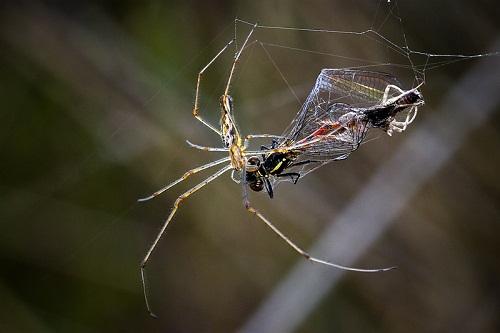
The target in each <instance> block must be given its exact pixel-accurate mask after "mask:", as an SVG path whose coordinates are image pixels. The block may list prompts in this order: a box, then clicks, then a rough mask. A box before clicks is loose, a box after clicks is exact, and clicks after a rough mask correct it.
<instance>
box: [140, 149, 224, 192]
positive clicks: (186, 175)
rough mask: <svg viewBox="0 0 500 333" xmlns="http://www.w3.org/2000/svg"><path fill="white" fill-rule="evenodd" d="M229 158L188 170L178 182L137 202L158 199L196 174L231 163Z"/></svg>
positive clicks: (175, 181)
mask: <svg viewBox="0 0 500 333" xmlns="http://www.w3.org/2000/svg"><path fill="white" fill-rule="evenodd" d="M229 159H230V158H229V157H224V158H221V159H220V160H217V161H213V162H210V163H207V164H205V165H202V166H199V167H197V168H194V169H191V170H188V171H186V172H185V173H184V174H183V175H182V177H181V178H179V179H177V180H174V181H173V182H171V183H170V184H168V185H167V186H165V187H163V188H161V189H159V190H158V191H156V192H154V193H153V194H151V195H150V196H147V197H144V198H141V199H138V200H137V201H147V200H150V199H153V198H154V197H156V196H157V195H160V194H162V193H163V192H165V191H166V190H168V189H169V188H171V187H172V186H175V185H177V184H179V183H180V182H182V181H183V180H185V179H186V178H188V177H189V176H191V175H194V174H195V173H198V172H200V171H203V170H205V169H208V168H211V167H213V166H216V165H219V164H222V163H224V162H228V161H229Z"/></svg>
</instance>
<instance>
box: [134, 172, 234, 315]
mask: <svg viewBox="0 0 500 333" xmlns="http://www.w3.org/2000/svg"><path fill="white" fill-rule="evenodd" d="M231 168H232V167H231V165H228V166H225V167H224V168H222V169H220V170H219V171H217V172H216V173H214V174H213V175H211V176H210V177H208V178H206V179H205V180H204V181H202V182H201V183H199V184H198V185H196V186H194V187H193V188H191V189H189V190H188V191H186V192H184V193H183V194H181V195H180V196H179V197H178V198H177V200H175V202H174V206H173V207H172V210H171V211H170V214H169V215H168V217H167V219H166V220H165V222H164V223H163V226H162V227H161V229H160V232H158V235H157V236H156V238H155V240H154V242H153V244H152V245H151V247H150V248H149V250H148V252H147V253H146V256H145V257H144V259H142V261H141V265H140V272H141V282H142V290H143V292H144V301H145V302H146V308H147V310H148V312H149V314H150V315H151V316H153V317H156V316H155V314H154V313H153V312H152V311H151V306H150V305H149V300H148V293H147V288H146V272H145V268H146V264H147V263H148V261H149V258H150V256H151V253H152V252H153V250H154V249H155V248H156V245H157V244H158V242H159V241H160V238H161V236H162V235H163V233H164V232H165V229H166V228H167V226H168V224H169V223H170V221H171V220H172V218H173V217H174V215H175V212H176V211H177V208H179V205H180V204H181V202H182V201H183V200H184V199H186V198H187V197H189V196H190V195H191V194H193V193H194V192H196V191H198V190H199V189H201V188H202V187H203V186H205V185H207V184H208V183H210V182H211V181H212V180H214V179H216V178H217V177H219V176H220V175H222V174H223V173H224V172H226V171H228V170H231Z"/></svg>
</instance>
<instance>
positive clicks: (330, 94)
mask: <svg viewBox="0 0 500 333" xmlns="http://www.w3.org/2000/svg"><path fill="white" fill-rule="evenodd" d="M388 85H394V86H397V87H401V84H400V83H399V81H398V80H397V79H396V78H395V77H394V76H392V75H390V74H386V73H380V72H372V71H364V70H353V69H323V70H322V71H321V73H320V74H319V76H318V78H317V79H316V84H315V85H314V87H313V89H312V91H311V92H310V94H309V96H308V97H307V99H306V101H305V103H304V104H303V106H302V108H301V109H300V111H299V113H298V114H297V115H296V117H295V118H294V120H293V121H292V123H291V124H290V126H289V127H288V129H287V130H286V131H285V132H284V134H283V135H282V137H283V139H282V140H281V141H280V142H279V145H278V146H279V147H280V148H287V149H290V150H293V151H296V152H297V153H298V157H297V159H296V163H295V164H298V166H297V167H292V168H290V171H294V172H298V173H300V174H301V176H304V175H305V174H307V173H309V172H311V171H312V170H313V169H316V168H318V167H320V166H322V165H324V164H326V163H329V162H331V161H335V160H341V159H345V158H347V157H348V156H349V154H350V153H352V152H353V151H354V150H356V149H357V148H358V147H359V145H360V144H361V142H362V141H363V139H364V138H365V136H366V132H367V130H368V124H367V121H366V119H365V117H364V115H363V114H362V112H361V110H363V109H364V108H367V107H371V106H375V105H381V104H382V101H383V96H384V94H385V91H386V88H387V86H388ZM395 93H396V91H395V90H394V89H389V94H388V96H387V97H388V98H391V97H393V96H394V95H393V94H395ZM305 161H314V162H311V163H305V164H300V163H301V162H305Z"/></svg>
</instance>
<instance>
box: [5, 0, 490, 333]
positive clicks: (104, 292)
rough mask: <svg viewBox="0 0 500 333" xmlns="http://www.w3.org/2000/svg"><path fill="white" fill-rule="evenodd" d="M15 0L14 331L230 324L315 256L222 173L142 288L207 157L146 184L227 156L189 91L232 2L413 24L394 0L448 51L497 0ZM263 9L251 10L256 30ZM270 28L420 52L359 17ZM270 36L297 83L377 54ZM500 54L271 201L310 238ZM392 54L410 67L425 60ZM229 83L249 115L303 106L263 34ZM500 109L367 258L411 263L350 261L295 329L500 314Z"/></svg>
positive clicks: (442, 74)
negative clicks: (160, 234)
mask: <svg viewBox="0 0 500 333" xmlns="http://www.w3.org/2000/svg"><path fill="white" fill-rule="evenodd" d="M391 9H392V10H394V14H392V15H391V14H389V13H390V10H391ZM0 10H1V12H0V100H1V102H2V104H1V107H0V110H1V111H0V123H1V125H0V267H1V268H0V270H1V274H0V308H1V309H2V310H1V311H0V330H1V331H3V332H54V331H55V332H106V331H108V332H156V331H162V332H227V331H235V330H237V329H238V328H240V327H242V326H243V325H244V323H245V322H246V321H247V320H248V319H249V317H250V316H251V315H252V314H253V313H254V311H256V309H258V307H259V305H260V304H261V302H262V301H263V300H264V299H266V295H268V294H269V293H270V292H271V291H272V290H273V288H274V287H275V286H276V285H277V284H278V283H279V281H280V280H281V279H282V278H284V277H285V276H286V274H287V273H288V272H289V271H290V269H291V267H292V266H293V265H294V263H296V262H297V261H300V260H302V259H301V258H299V257H298V256H297V255H296V254H295V253H294V252H293V251H292V250H291V249H290V248H288V247H286V245H285V244H284V243H282V241H281V240H279V239H278V238H277V237H276V236H275V235H273V234H272V233H271V232H270V231H269V230H268V229H266V227H265V226H264V225H263V224H262V223H260V222H259V221H258V220H256V219H254V218H252V217H251V216H249V215H248V214H247V213H246V211H245V210H244V208H243V206H242V202H241V188H240V187H239V186H237V185H235V184H234V183H233V182H232V181H231V180H230V179H229V177H228V176H227V175H226V176H224V177H222V178H221V179H220V180H218V181H216V182H214V183H213V184H210V185H209V186H207V188H205V189H203V190H201V191H200V192H199V193H197V194H195V195H194V196H193V197H192V198H190V199H189V200H188V201H187V202H186V204H185V205H183V206H182V207H181V208H180V210H179V212H178V215H177V216H176V217H175V219H174V223H173V224H172V225H171V228H169V229H168V233H167V236H166V237H165V238H164V239H163V241H162V242H161V243H160V245H159V246H158V248H157V251H156V252H155V253H154V255H153V257H152V261H151V263H150V265H149V266H148V276H149V281H150V292H151V301H152V304H153V308H154V310H155V312H156V313H157V314H158V316H159V319H158V320H154V319H151V318H150V317H149V316H148V314H147V312H146V310H145V306H144V302H143V297H142V290H141V286H140V282H139V270H138V265H139V262H140V260H141V259H142V257H143V256H144V254H145V252H146V250H147V248H148V246H149V244H150V242H151V241H152V240H153V238H154V237H155V234H156V232H157V231H158V228H159V227H160V225H161V223H162V221H163V219H164V218H165V216H166V215H167V214H168V212H169V209H170V205H171V204H172V203H173V201H174V200H175V198H176V197H177V195H179V194H180V193H182V192H181V191H182V190H185V189H188V188H189V185H190V184H191V186H192V185H194V184H196V183H197V181H200V180H201V179H202V178H201V177H195V178H194V179H193V180H192V181H191V182H187V184H182V185H179V186H178V187H177V188H175V189H172V190H171V191H169V192H167V193H165V194H163V195H162V196H161V197H159V198H157V199H156V200H153V201H151V202H148V203H145V204H136V203H135V200H136V199H137V198H138V197H141V196H144V195H147V194H149V193H151V192H153V191H155V190H156V189H158V188H160V187H162V186H163V185H164V184H166V183H168V182H169V181H172V180H174V179H175V178H176V177H178V176H180V175H181V174H182V173H183V172H184V171H185V170H188V169H189V168H191V167H194V166H197V165H200V164H202V163H204V162H206V161H210V160H213V159H215V158H214V156H213V155H211V154H210V153H206V152H199V151H195V150H193V149H190V148H188V147H187V145H185V144H184V140H185V139H190V140H192V141H193V142H196V143H200V144H206V145H209V146H218V145H219V141H218V140H219V139H218V138H217V137H216V136H214V135H213V133H211V132H210V131H209V130H207V129H205V128H204V127H203V126H201V124H200V123H198V122H197V121H196V120H194V119H193V118H192V116H191V108H192V104H193V97H194V91H195V83H196V82H195V80H196V75H197V72H198V71H199V69H200V68H202V67H203V66H204V65H205V64H206V63H207V62H208V61H209V60H210V59H211V58H212V56H213V55H214V54H215V53H216V52H217V51H218V50H219V49H220V48H221V47H222V46H223V45H224V44H225V43H226V42H227V41H228V40H229V39H231V38H232V37H233V34H234V24H233V20H234V18H235V17H239V18H242V19H245V20H248V21H251V22H254V21H258V22H260V23H262V24H265V25H275V26H292V27H308V28H328V29H338V30H354V31H361V30H364V29H366V28H369V27H372V26H373V27H375V28H379V27H380V31H381V33H382V34H383V35H384V36H388V37H391V39H393V40H395V41H397V42H398V43H401V27H400V26H399V25H398V22H397V18H396V16H395V14H396V11H397V13H398V15H399V16H400V17H401V18H402V19H403V28H404V31H405V32H406V35H407V38H408V43H409V44H410V47H412V48H415V49H418V50H423V51H426V52H433V53H453V54H455V53H461V54H473V53H482V52H486V51H488V50H491V48H492V46H493V43H494V42H495V40H497V39H498V36H499V21H500V17H499V15H498V13H499V8H498V2H495V1H491V2H485V1H474V2H471V1H426V2H422V1H409V2H406V1H400V2H399V6H398V8H395V7H391V5H389V4H387V3H386V2H377V1H357V2H351V1H307V2H306V1H262V2H255V1H252V2H247V1H234V2H232V1H206V2H201V1H200V2H196V1H179V2H173V1H170V2H168V1H167V2H162V1H143V2H139V1H107V2H102V3H85V2H71V4H66V3H64V2H59V3H58V2H38V1H31V2H20V3H17V4H16V5H13V4H3V5H1V6H0ZM388 14H389V16H387V15H388ZM386 17H387V18H388V19H387V21H385V18H386ZM247 29H248V27H247V26H245V25H238V32H237V34H238V40H239V42H240V43H241V41H242V39H241V38H242V37H244V35H245V33H246V32H247V31H248V30H247ZM255 38H257V39H261V40H268V41H270V42H274V43H278V42H279V43H281V44H283V45H289V46H293V47H298V48H301V49H306V50H313V51H317V52H324V53H328V54H342V55H346V56H348V57H350V58H353V57H355V58H363V59H368V60H371V61H374V62H376V63H381V62H384V61H389V62H397V63H404V64H408V61H407V59H406V58H404V57H398V56H397V55H395V54H394V52H391V51H390V50H388V49H385V48H384V47H383V46H381V45H379V44H377V43H374V42H373V41H372V40H369V39H362V38H358V37H355V36H347V37H345V38H343V37H342V38H339V37H338V36H330V35H328V36H327V35H326V34H308V33H303V32H298V31H292V32H283V31H281V32H279V31H278V32H275V31H260V30H258V31H257V32H256V35H255ZM399 45H403V44H399ZM497 45H498V43H497ZM229 53H230V52H229ZM272 57H273V59H274V60H275V61H276V62H277V64H278V66H279V68H280V69H281V71H282V73H283V74H284V75H285V76H286V77H287V79H288V80H289V82H290V85H291V86H292V87H293V88H294V91H296V92H297V95H298V96H299V99H301V100H303V98H304V97H305V96H306V95H307V93H308V91H309V89H310V88H311V87H312V84H313V82H314V80H315V77H316V75H317V73H318V72H319V70H320V69H321V68H324V67H343V66H352V65H359V64H362V63H363V62H361V63H360V62H353V61H352V59H348V60H342V59H339V58H335V57H331V56H321V55H319V56H318V55H315V54H310V53H307V52H303V51H302V52H293V51H290V50H285V49H273V53H272ZM498 59H499V58H498V57H493V58H491V57H490V58H487V59H486V58H482V59H476V60H468V61H462V62H458V63H455V64H450V65H448V66H443V67H440V68H437V69H435V70H432V71H429V72H427V77H426V85H425V86H424V87H423V88H422V91H423V94H424V96H425V99H426V103H427V105H426V106H425V107H423V108H422V110H421V112H420V114H419V117H418V118H417V120H416V121H415V122H414V123H413V124H412V125H411V127H410V128H409V129H408V130H407V132H405V133H403V134H398V135H394V137H392V138H389V137H387V136H385V135H380V137H379V139H378V140H374V141H372V142H370V143H369V144H367V145H365V146H362V148H361V149H360V150H359V151H357V152H356V153H355V154H353V155H352V156H351V157H350V158H349V159H348V160H346V161H343V162H338V163H334V164H332V165H329V166H327V167H324V168H322V169H321V170H318V171H317V172H316V173H315V174H313V175H310V176H308V177H306V178H304V179H303V180H301V181H300V182H299V183H298V184H297V185H295V186H294V185H291V184H284V185H283V186H280V187H279V188H278V189H277V193H276V198H275V199H273V200H272V201H271V200H269V199H268V198H267V197H266V196H265V195H264V194H258V195H254V196H253V197H252V199H253V201H254V203H255V205H256V206H257V207H259V208H261V209H262V211H263V212H264V213H265V214H266V215H267V216H268V217H269V218H270V219H271V220H272V221H273V222H274V223H276V224H277V225H279V226H280V228H282V230H283V231H284V232H286V233H287V234H288V235H290V236H291V237H292V238H293V239H294V240H296V241H297V242H298V243H299V244H301V245H303V246H304V247H305V248H308V247H309V246H310V245H312V244H313V243H314V240H315V239H316V238H317V237H318V236H319V235H320V234H321V233H322V230H324V228H325V227H326V226H327V225H328V224H329V223H335V216H336V214H337V213H339V212H340V211H341V210H342V209H343V207H345V206H346V205H348V203H349V202H350V200H352V199H353V198H355V197H356V194H357V193H359V191H360V190H361V189H362V188H363V186H365V184H366V183H367V181H368V179H370V176H371V175H372V174H373V173H374V171H375V170H377V168H378V167H379V166H380V165H381V163H383V161H384V160H386V159H388V158H390V156H391V154H392V152H393V151H395V150H396V149H397V147H398V146H399V145H400V144H401V143H402V142H404V140H405V138H406V137H407V135H409V134H410V133H411V132H412V131H414V130H415V129H416V128H418V126H419V123H422V122H423V121H425V119H427V117H430V116H431V115H432V114H433V113H436V112H438V111H439V105H440V102H441V101H442V100H443V99H444V98H445V96H447V94H448V92H449V91H450V89H452V88H453V86H454V84H455V83H456V82H457V81H459V80H460V79H461V77H463V76H464V75H465V73H467V71H468V70H470V69H471V68H472V67H473V66H474V65H475V64H477V63H478V62H481V61H486V62H487V65H488V66H492V67H491V68H493V67H495V68H498V66H499V61H498ZM420 60H421V59H420ZM230 62H231V55H230V54H226V55H225V56H223V57H222V58H221V59H220V61H217V62H216V63H214V65H213V66H212V67H211V68H210V70H209V72H208V73H207V77H206V80H204V81H203V87H202V89H203V90H202V102H203V111H202V112H203V114H204V115H205V116H206V118H207V119H209V120H210V121H212V122H213V123H216V122H217V117H218V108H217V101H218V97H219V96H220V94H221V93H222V91H223V88H224V84H225V80H226V78H227V73H228V68H229V66H230ZM386 70H390V69H386ZM394 70H395V71H396V72H397V74H398V75H402V76H401V77H400V79H401V81H403V82H405V86H406V87H410V86H411V85H412V82H413V81H412V80H413V76H412V75H413V73H412V72H411V71H408V70H406V71H404V70H403V71H401V69H397V68H394ZM491 84H493V85H495V84H496V86H497V87H499V86H500V85H499V82H498V81H496V82H491ZM232 89H233V90H232V93H233V94H234V97H235V107H236V117H237V118H238V121H239V123H240V126H241V130H242V131H243V132H244V133H275V134H278V133H281V131H282V130H283V129H284V128H285V127H286V125H287V124H288V123H289V121H290V120H291V119H292V117H293V116H294V115H295V113H296V111H297V110H298V108H299V106H300V105H299V104H298V103H297V101H295V99H294V97H293V95H292V94H291V93H290V91H289V90H288V89H287V87H286V85H285V84H284V83H283V80H282V79H281V78H280V75H279V73H277V71H276V70H275V68H274V67H273V66H272V65H271V64H270V61H269V59H268V58H267V56H266V55H265V53H264V52H262V49H260V48H258V47H257V48H252V51H251V52H249V53H248V54H245V55H244V57H243V59H242V62H241V65H240V67H238V72H237V76H236V79H235V82H234V84H233V87H232ZM497 90H498V88H497ZM465 93H466V92H465ZM471 107H474V106H473V105H472V106H471ZM495 108H496V111H498V110H499V106H498V104H496V107H495ZM476 111H477V113H478V114H481V112H482V111H483V110H480V109H478V110H476ZM499 126H500V118H499V115H498V112H495V110H494V111H493V112H490V113H489V118H488V119H487V120H486V121H484V122H483V123H482V125H481V126H480V127H479V128H474V129H473V130H472V131H471V132H470V133H469V134H468V135H467V136H466V138H465V141H464V142H461V143H460V145H459V149H458V151H457V152H455V153H454V154H453V155H452V158H451V159H450V160H448V161H447V163H446V164H445V165H444V167H443V168H441V169H439V170H438V171H437V173H435V174H433V176H432V177H431V178H430V179H429V180H428V181H426V182H425V183H423V184H421V185H420V187H419V190H418V191H417V193H416V195H414V196H412V197H411V200H410V201H409V202H408V204H406V205H405V208H404V209H403V210H402V211H401V212H399V214H398V216H397V218H396V219H394V221H392V224H391V227H390V228H389V229H387V231H386V232H384V233H383V234H382V237H380V238H379V239H378V241H377V242H376V243H375V244H373V245H372V246H371V247H369V251H366V253H365V254H364V255H363V257H362V258H360V260H359V262H357V265H358V266H359V265H361V266H364V267H370V266H371V267H373V266H392V265H397V266H398V269H397V270H396V271H394V272H391V273H387V274H378V275H364V274H355V273H349V274H346V275H345V276H344V277H343V279H342V280H341V281H340V282H339V283H338V284H337V285H336V286H335V288H333V289H332V290H330V291H329V292H328V294H327V295H325V297H324V299H323V301H321V302H320V303H319V306H318V307H316V308H315V309H314V311H313V312H312V313H308V314H307V316H306V318H307V319H306V320H305V321H304V322H302V323H300V325H299V326H298V327H296V331H299V332H331V331H337V332H402V331H404V332H447V331H448V332H456V331H461V332H498V331H499V330H500V320H499V317H498V313H500V306H499V305H500V290H499V287H498V280H499V277H500V265H499V263H498V253H499V250H500V248H499V245H498V244H499V242H498V238H499V235H500V233H499V232H500V227H499V223H500V207H499V202H500V201H499V200H500V176H499V172H498V171H499V167H500V155H499V154H498V142H499V138H500V132H499V128H500V127H499ZM436 128H437V131H439V130H441V129H442V130H443V131H445V130H446V128H447V123H446V122H443V123H441V124H438V126H436ZM217 156H218V155H217ZM407 162H408V163H413V162H414V161H412V160H411V159H410V160H408V161H407ZM394 177H397V175H394ZM324 207H327V209H326V210H325V209H324ZM359 232H363V231H362V230H360V231H359ZM318 255H322V256H324V257H327V258H336V257H335V253H318ZM311 269H316V267H315V266H314V265H311Z"/></svg>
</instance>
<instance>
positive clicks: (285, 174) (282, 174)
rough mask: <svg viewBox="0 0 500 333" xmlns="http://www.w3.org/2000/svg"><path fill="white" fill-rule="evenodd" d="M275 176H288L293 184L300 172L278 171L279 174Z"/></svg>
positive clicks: (295, 182)
mask: <svg viewBox="0 0 500 333" xmlns="http://www.w3.org/2000/svg"><path fill="white" fill-rule="evenodd" d="M276 177H278V178H283V177H290V179H291V180H292V182H293V183H294V184H297V182H298V181H299V178H300V173H298V172H288V173H280V174H279V175H276ZM294 177H295V178H294Z"/></svg>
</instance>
